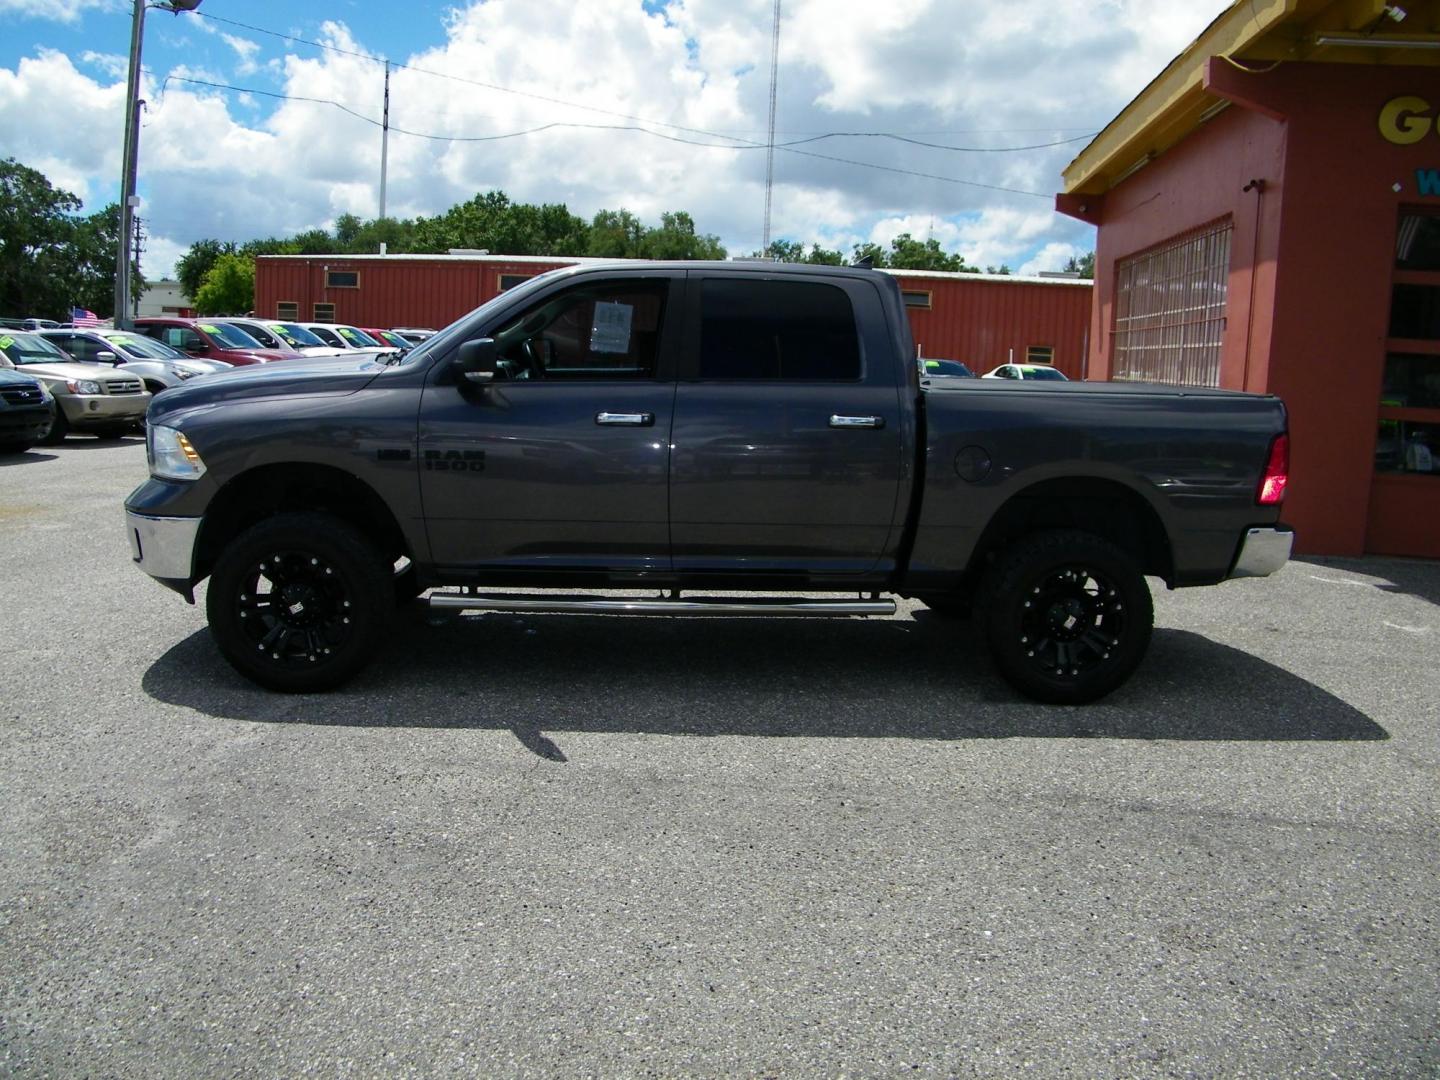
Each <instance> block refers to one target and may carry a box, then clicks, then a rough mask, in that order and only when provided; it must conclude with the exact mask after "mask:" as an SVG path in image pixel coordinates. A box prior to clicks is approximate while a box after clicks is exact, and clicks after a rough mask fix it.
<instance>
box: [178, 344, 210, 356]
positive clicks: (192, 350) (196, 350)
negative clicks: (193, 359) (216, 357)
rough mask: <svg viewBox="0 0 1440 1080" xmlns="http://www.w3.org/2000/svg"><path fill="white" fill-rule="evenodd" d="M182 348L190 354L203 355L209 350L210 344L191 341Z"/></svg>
mask: <svg viewBox="0 0 1440 1080" xmlns="http://www.w3.org/2000/svg"><path fill="white" fill-rule="evenodd" d="M184 348H185V351H186V352H187V353H189V354H190V355H191V356H204V355H205V354H206V353H207V352H209V351H210V346H209V345H206V344H205V342H203V341H192V342H190V343H189V344H187V345H186V346H185V347H184Z"/></svg>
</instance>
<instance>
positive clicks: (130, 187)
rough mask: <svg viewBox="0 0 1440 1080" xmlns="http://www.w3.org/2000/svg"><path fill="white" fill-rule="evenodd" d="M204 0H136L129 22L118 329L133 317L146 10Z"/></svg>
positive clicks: (176, 10)
mask: <svg viewBox="0 0 1440 1080" xmlns="http://www.w3.org/2000/svg"><path fill="white" fill-rule="evenodd" d="M200 4H201V0H155V3H153V4H147V3H146V0H135V16H134V19H133V20H132V22H131V24H130V77H129V79H127V80H126V83H125V151H124V154H123V155H122V156H123V159H124V164H123V166H122V171H121V175H120V236H119V243H118V244H117V245H116V247H117V249H118V250H117V251H116V252H115V316H114V320H113V321H114V323H115V329H117V330H128V329H130V326H129V319H130V314H129V313H130V307H131V297H130V228H131V219H132V218H133V217H134V215H135V207H136V205H137V204H138V202H139V198H138V197H137V196H136V194H135V172H136V168H137V166H138V163H139V158H140V109H141V108H142V107H143V106H144V104H145V103H144V102H143V101H141V100H140V46H141V44H142V42H143V41H144V39H145V9H146V8H147V7H157V8H160V10H162V11H169V12H172V13H173V14H176V15H179V14H180V12H182V11H194V10H195V9H196V8H198V7H199V6H200Z"/></svg>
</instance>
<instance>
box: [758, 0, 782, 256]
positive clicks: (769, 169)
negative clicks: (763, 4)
mask: <svg viewBox="0 0 1440 1080" xmlns="http://www.w3.org/2000/svg"><path fill="white" fill-rule="evenodd" d="M779 74H780V0H775V25H774V27H773V28H772V29H771V31H770V141H769V144H768V147H767V149H766V151H765V239H764V240H763V241H762V242H761V246H760V254H761V255H764V254H766V253H767V252H768V251H769V250H770V191H771V189H772V188H773V187H774V186H775V79H776V76H777V75H779Z"/></svg>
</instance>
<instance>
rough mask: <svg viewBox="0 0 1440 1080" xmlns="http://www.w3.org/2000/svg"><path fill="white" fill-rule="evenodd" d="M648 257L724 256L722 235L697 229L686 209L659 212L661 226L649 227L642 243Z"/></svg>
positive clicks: (642, 250)
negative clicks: (721, 244)
mask: <svg viewBox="0 0 1440 1080" xmlns="http://www.w3.org/2000/svg"><path fill="white" fill-rule="evenodd" d="M640 251H641V254H642V256H643V257H644V258H647V259H723V258H725V249H724V248H723V247H721V246H720V238H719V237H718V236H712V235H709V234H704V235H701V234H700V233H697V232H696V231H695V220H694V219H693V218H692V217H691V216H690V215H689V214H687V213H686V212H685V211H684V210H675V211H671V212H667V213H664V214H661V215H660V227H659V228H658V229H647V230H646V232H645V236H644V239H642V240H641V242H640Z"/></svg>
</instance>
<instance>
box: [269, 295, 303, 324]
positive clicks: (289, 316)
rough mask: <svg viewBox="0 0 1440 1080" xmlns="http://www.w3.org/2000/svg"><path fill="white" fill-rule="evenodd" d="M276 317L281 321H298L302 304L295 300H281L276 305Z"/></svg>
mask: <svg viewBox="0 0 1440 1080" xmlns="http://www.w3.org/2000/svg"><path fill="white" fill-rule="evenodd" d="M275 318H277V319H279V320H280V321H281V322H296V321H298V320H299V318H300V305H299V304H298V303H297V302H296V301H294V300H281V301H280V302H279V303H278V304H276V305H275Z"/></svg>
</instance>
